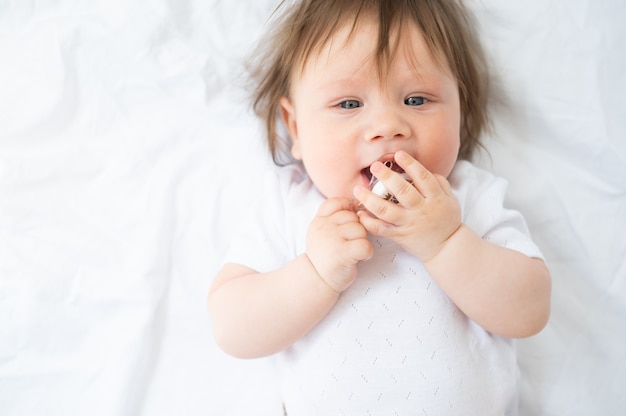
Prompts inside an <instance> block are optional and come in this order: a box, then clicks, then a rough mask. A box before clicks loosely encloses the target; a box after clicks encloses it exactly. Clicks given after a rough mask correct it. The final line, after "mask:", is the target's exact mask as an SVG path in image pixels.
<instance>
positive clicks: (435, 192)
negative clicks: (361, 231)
mask: <svg viewBox="0 0 626 416" xmlns="http://www.w3.org/2000/svg"><path fill="white" fill-rule="evenodd" d="M395 160H396V162H397V163H398V165H399V166H400V167H401V168H402V169H404V171H405V173H406V174H408V175H409V177H410V178H411V180H412V181H413V184H411V183H410V182H408V181H406V180H405V179H404V178H403V177H402V176H401V175H400V174H398V173H396V172H393V171H392V170H391V169H389V168H388V167H386V166H384V165H383V164H382V163H380V162H374V163H373V164H372V167H371V171H372V174H373V175H374V176H376V178H378V179H379V180H380V181H381V182H382V183H383V184H384V185H385V187H386V188H387V189H388V190H389V191H390V192H391V193H392V194H393V195H394V196H395V197H396V199H397V200H398V204H395V203H393V202H390V201H386V200H384V199H382V198H380V197H378V196H377V195H375V194H373V193H372V192H371V191H369V190H368V189H366V188H364V187H358V188H356V189H355V196H356V198H357V199H358V200H359V201H360V202H361V203H362V204H363V206H364V207H365V208H366V209H367V210H368V211H369V213H371V215H370V214H368V213H367V212H365V211H360V212H359V217H360V220H361V223H362V224H363V226H364V227H365V228H366V229H367V231H369V232H370V233H372V234H374V235H377V236H380V237H385V238H389V239H391V240H394V241H396V242H397V243H398V244H400V245H401V246H402V247H404V249H405V250H407V251H408V252H409V253H412V254H413V255H415V256H416V257H418V258H419V259H421V260H422V261H423V262H426V261H428V260H430V259H431V258H433V257H434V256H435V255H437V253H439V251H440V250H441V248H442V247H443V245H444V244H445V242H446V241H447V240H448V238H450V236H452V234H454V232H455V231H456V230H457V229H458V228H459V226H460V225H461V207H460V205H459V203H458V201H457V200H456V198H455V196H454V195H453V194H452V191H451V189H450V184H449V183H448V181H447V180H446V178H444V177H443V176H441V175H436V174H432V173H431V172H430V171H428V170H427V169H426V168H425V167H424V166H422V164H420V163H419V162H418V161H416V160H415V159H413V158H412V157H411V156H410V155H408V154H407V153H405V152H398V153H396V155H395Z"/></svg>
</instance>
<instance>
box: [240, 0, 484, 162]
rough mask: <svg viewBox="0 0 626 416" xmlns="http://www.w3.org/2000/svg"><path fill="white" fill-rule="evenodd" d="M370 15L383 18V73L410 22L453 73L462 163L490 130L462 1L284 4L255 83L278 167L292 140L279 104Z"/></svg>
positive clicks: (479, 58) (477, 51) (479, 57)
mask: <svg viewBox="0 0 626 416" xmlns="http://www.w3.org/2000/svg"><path fill="white" fill-rule="evenodd" d="M289 3H291V4H289ZM364 16H367V17H370V16H374V17H375V18H378V28H379V30H378V32H379V33H378V44H377V45H376V49H375V59H376V62H377V64H378V67H379V72H380V73H383V72H384V68H383V64H385V63H386V64H389V62H390V60H391V59H392V57H393V53H394V51H393V48H394V45H391V44H390V43H391V38H392V36H391V34H390V32H391V30H392V29H393V30H398V31H399V30H400V29H401V27H402V25H403V24H404V23H405V22H411V23H414V24H416V25H417V27H418V28H419V30H421V32H422V34H423V36H424V39H425V41H426V44H427V46H428V48H429V50H430V52H431V54H432V55H433V57H434V58H435V59H437V60H438V61H439V63H440V64H442V65H445V64H447V65H448V66H449V68H450V71H451V72H452V75H453V76H454V77H455V78H456V80H457V83H458V88H459V98H460V107H461V126H460V127H461V129H460V130H461V146H460V149H459V155H458V157H459V158H460V159H469V158H471V156H472V154H473V152H474V150H476V148H477V147H478V146H480V135H481V134H482V133H483V131H484V130H485V129H486V127H487V124H488V116H487V103H488V95H489V94H488V76H487V68H486V61H485V58H484V54H483V51H482V48H481V46H480V43H479V41H478V38H477V35H476V33H475V32H474V30H473V25H472V24H471V21H470V19H469V16H468V14H467V13H466V10H465V8H464V7H463V5H462V3H461V2H460V0H292V1H288V0H283V1H282V2H281V3H280V4H279V6H278V7H277V9H276V10H275V12H274V18H273V19H272V20H271V21H270V22H269V24H270V25H271V26H273V28H274V29H273V30H272V31H270V33H269V34H268V35H267V36H266V37H265V38H264V39H262V42H261V44H260V45H261V48H260V49H261V53H260V54H258V55H257V56H256V57H255V60H254V61H253V62H252V70H251V72H252V77H253V79H254V80H255V82H256V83H257V88H256V90H255V92H254V95H253V109H254V111H255V112H256V114H257V115H258V116H259V117H261V118H262V119H263V120H264V121H265V129H266V134H267V140H268V145H269V150H270V152H271V154H272V157H273V159H274V162H275V163H277V164H283V163H284V162H285V161H286V160H285V156H286V155H288V152H286V150H288V145H289V138H288V136H287V134H286V133H284V134H280V133H279V131H278V130H279V125H278V124H277V122H278V120H279V100H280V98H281V97H283V96H288V95H289V89H290V84H291V80H292V77H293V73H294V70H296V69H299V70H302V69H303V68H304V66H305V65H306V63H307V61H308V59H309V58H310V57H311V56H312V54H314V53H316V52H318V51H319V50H320V49H321V48H323V47H324V46H325V45H326V43H327V42H328V41H329V40H330V39H331V38H332V36H333V35H334V34H335V33H336V32H337V31H338V30H339V29H340V28H342V27H343V26H344V25H345V24H350V23H351V24H352V30H354V28H355V27H356V26H357V24H358V23H359V21H360V19H362V18H363V17H364ZM398 33H399V32H398ZM287 160H289V159H287Z"/></svg>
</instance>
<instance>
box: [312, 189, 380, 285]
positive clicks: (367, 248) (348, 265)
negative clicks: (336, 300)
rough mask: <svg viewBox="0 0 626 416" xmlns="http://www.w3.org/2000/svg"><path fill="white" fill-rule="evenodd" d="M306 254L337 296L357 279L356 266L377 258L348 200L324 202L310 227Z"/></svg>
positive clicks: (336, 199) (338, 199)
mask: <svg viewBox="0 0 626 416" xmlns="http://www.w3.org/2000/svg"><path fill="white" fill-rule="evenodd" d="M306 254H307V257H308V258H309V260H310V261H311V264H312V265H313V267H315V270H316V271H317V273H318V274H319V276H320V277H321V278H322V280H324V281H325V282H326V283H327V284H328V285H329V286H330V287H331V288H332V289H333V290H335V291H336V292H337V293H341V292H343V291H344V290H345V289H347V288H348V287H349V286H350V285H351V284H352V282H353V281H354V279H355V278H356V273H357V268H356V265H357V264H358V263H359V262H360V261H363V260H367V259H369V258H370V257H372V255H373V254H374V247H373V246H372V243H370V242H369V240H368V239H367V231H366V230H365V228H364V227H363V225H361V223H360V222H359V217H358V216H357V215H356V213H355V212H354V211H353V204H352V202H351V201H350V200H349V199H345V198H330V199H327V200H326V201H324V203H323V204H322V205H321V206H320V208H319V209H318V211H317V214H316V215H315V218H314V219H313V221H312V222H311V225H310V226H309V231H308V234H307V241H306Z"/></svg>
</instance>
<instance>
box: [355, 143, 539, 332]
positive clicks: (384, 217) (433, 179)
mask: <svg viewBox="0 0 626 416" xmlns="http://www.w3.org/2000/svg"><path fill="white" fill-rule="evenodd" d="M396 161H397V162H398V164H399V165H400V166H401V167H402V168H403V169H404V170H405V171H406V173H407V174H409V176H410V177H411V179H412V180H413V185H411V184H410V183H409V182H407V181H405V180H404V179H403V178H402V177H401V176H400V175H398V174H395V173H393V172H392V171H391V170H389V169H388V168H386V167H384V166H383V165H382V164H380V163H377V164H374V165H372V172H373V173H374V175H375V176H377V177H378V178H379V179H380V180H381V181H383V183H384V184H385V186H386V188H387V189H389V190H390V191H391V192H392V193H393V194H394V195H395V196H396V198H397V199H398V200H399V201H400V203H399V204H398V205H395V204H392V203H390V202H388V201H384V200H382V199H381V198H378V197H376V196H375V195H373V194H372V193H371V192H370V191H368V190H367V189H364V188H359V189H357V190H356V196H357V198H358V199H359V200H360V201H361V203H363V205H364V206H365V207H366V208H367V210H368V211H369V212H371V213H372V214H373V215H374V216H369V215H368V214H366V213H364V212H362V213H361V222H362V223H363V225H364V226H365V228H366V229H367V230H368V231H369V232H371V233H372V234H375V235H379V236H382V237H387V238H390V239H393V240H394V241H396V242H398V244H400V245H402V246H403V247H404V248H405V249H406V250H407V251H408V252H410V253H412V254H413V255H415V256H416V257H418V258H420V259H421V260H422V261H423V263H424V266H425V267H426V269H427V270H428V271H429V273H430V274H431V275H432V276H433V279H435V280H436V281H437V283H438V285H439V286H440V287H441V289H442V290H444V291H445V292H446V294H447V295H448V296H449V297H450V299H451V300H452V301H453V302H455V304H456V305H457V306H458V307H459V309H461V310H462V311H463V312H464V313H465V314H466V315H467V316H468V317H470V318H471V319H472V320H474V321H475V322H476V323H478V324H480V325H481V326H482V327H483V328H485V329H486V330H487V331H490V332H493V333H496V334H499V335H503V336H506V337H510V338H519V337H525V336H530V335H533V334H535V333H537V332H538V331H540V330H541V329H542V328H543V327H544V326H545V324H546V322H547V319H548V316H549V313H550V286H551V283H550V274H549V272H548V269H547V268H546V266H545V265H544V263H543V261H541V260H539V259H533V258H530V257H527V256H525V255H523V254H521V253H519V252H516V251H514V250H510V249H507V248H503V247H500V246H497V245H494V244H491V243H489V242H487V241H485V240H483V239H482V238H481V237H480V236H478V235H477V234H476V233H474V232H473V231H472V230H471V229H470V228H469V227H467V226H465V225H463V224H462V223H461V208H460V206H459V203H458V201H457V200H456V198H455V197H454V195H453V194H452V191H451V190H450V186H449V184H448V181H447V180H446V179H445V178H443V177H442V176H439V175H434V174H432V173H431V172H429V171H428V170H426V169H425V168H424V167H423V166H422V165H421V164H420V163H418V162H417V161H416V160H414V159H413V158H411V157H410V156H408V155H407V154H405V153H403V152H399V153H398V154H397V155H396Z"/></svg>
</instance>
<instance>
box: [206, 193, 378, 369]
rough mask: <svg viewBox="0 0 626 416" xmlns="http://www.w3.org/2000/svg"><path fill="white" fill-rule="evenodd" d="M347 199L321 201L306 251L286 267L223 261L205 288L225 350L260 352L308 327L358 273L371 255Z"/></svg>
mask: <svg viewBox="0 0 626 416" xmlns="http://www.w3.org/2000/svg"><path fill="white" fill-rule="evenodd" d="M351 207H352V205H351V203H350V201H349V200H347V199H346V200H343V199H329V200H327V201H325V202H324V203H323V204H322V205H321V207H320V209H319V210H318V212H317V215H316V217H315V218H314V219H313V221H312V223H311V225H310V227H309V231H308V234H307V244H306V253H304V254H302V255H300V256H298V257H296V258H295V259H293V260H292V261H290V262H289V263H288V264H286V265H285V266H284V267H282V268H280V269H277V270H274V271H271V272H267V273H257V272H256V271H254V270H252V269H249V268H247V267H245V266H242V265H237V264H227V265H225V266H224V268H223V269H222V270H221V271H220V272H219V273H218V275H217V277H216V278H215V280H214V282H213V284H212V286H211V289H210V290H209V312H210V315H211V321H212V326H213V331H214V334H215V338H216V340H217V342H218V344H219V345H220V347H221V348H222V349H224V350H225V351H226V352H227V353H229V354H231V355H234V356H237V357H241V358H253V357H262V356H266V355H270V354H273V353H275V352H278V351H281V350H283V349H285V348H286V347H288V346H290V345H291V344H292V343H293V342H295V341H296V340H298V339H299V338H301V337H302V336H304V335H305V334H306V333H307V332H309V331H310V330H311V329H312V328H313V327H314V326H315V325H316V324H317V323H318V322H319V321H320V320H321V319H322V318H323V317H324V316H326V314H327V313H328V312H329V311H330V309H331V308H332V307H333V305H334V304H335V303H336V302H337V299H338V297H339V293H340V292H341V291H343V290H345V289H346V288H347V287H348V286H350V284H351V283H352V282H353V281H354V279H355V277H356V265H357V263H358V262H359V261H362V260H365V259H367V258H369V257H371V255H372V254H373V248H372V247H371V244H370V242H369V241H368V240H367V232H366V231H365V229H364V228H363V226H362V225H361V224H360V222H359V220H358V217H357V216H356V214H355V213H354V212H352V211H351Z"/></svg>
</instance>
